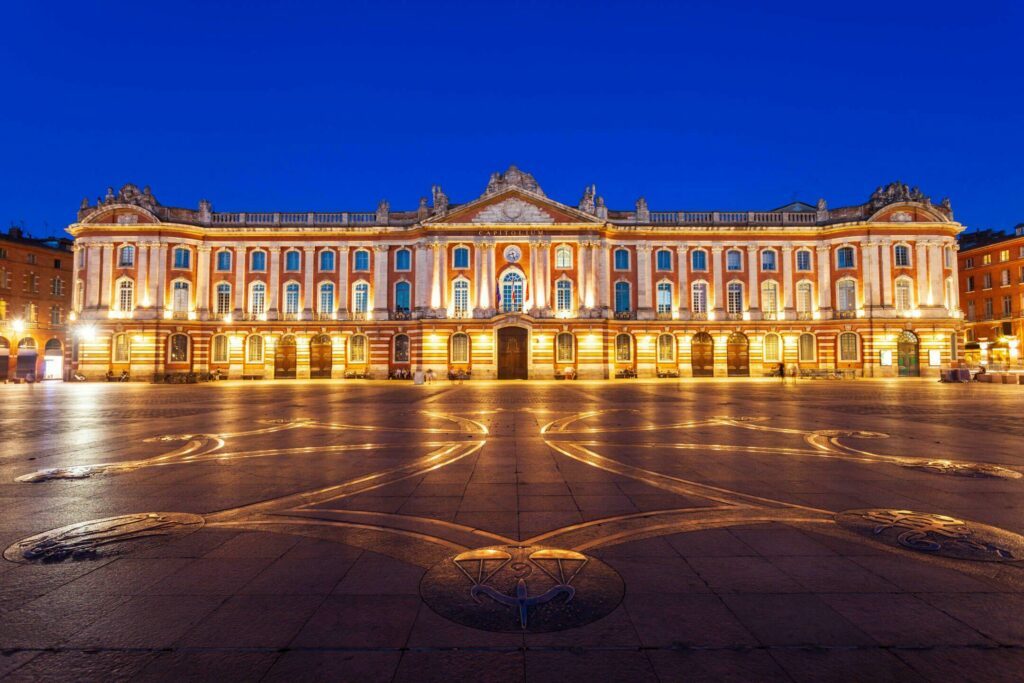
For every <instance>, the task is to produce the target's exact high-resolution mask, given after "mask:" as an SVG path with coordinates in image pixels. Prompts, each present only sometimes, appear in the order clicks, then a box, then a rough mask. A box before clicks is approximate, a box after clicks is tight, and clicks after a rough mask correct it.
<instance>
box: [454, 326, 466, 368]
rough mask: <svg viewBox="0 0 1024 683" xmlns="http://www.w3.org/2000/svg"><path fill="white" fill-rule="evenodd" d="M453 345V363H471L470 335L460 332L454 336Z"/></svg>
mask: <svg viewBox="0 0 1024 683" xmlns="http://www.w3.org/2000/svg"><path fill="white" fill-rule="evenodd" d="M451 344H452V363H462V364H464V363H468V362H469V335H466V334H463V333H462V332H459V333H458V334H453V335H452V339H451Z"/></svg>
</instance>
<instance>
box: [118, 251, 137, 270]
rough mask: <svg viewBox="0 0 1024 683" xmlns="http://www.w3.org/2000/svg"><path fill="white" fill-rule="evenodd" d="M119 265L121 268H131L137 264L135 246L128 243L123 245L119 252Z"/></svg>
mask: <svg viewBox="0 0 1024 683" xmlns="http://www.w3.org/2000/svg"><path fill="white" fill-rule="evenodd" d="M117 265H118V266H119V267H121V268H131V267H132V266H134V265H135V247H133V246H131V245H127V246H124V247H121V251H120V252H119V253H118V257H117Z"/></svg>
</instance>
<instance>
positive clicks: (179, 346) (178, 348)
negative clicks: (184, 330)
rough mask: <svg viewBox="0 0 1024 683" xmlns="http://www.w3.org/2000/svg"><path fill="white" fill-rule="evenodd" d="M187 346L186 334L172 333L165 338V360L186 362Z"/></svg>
mask: <svg viewBox="0 0 1024 683" xmlns="http://www.w3.org/2000/svg"><path fill="white" fill-rule="evenodd" d="M189 346H190V345H189V341H188V337H187V336H185V335H183V334H172V335H171V336H170V337H168V338H167V361H168V362H170V363H187V362H188V353H189Z"/></svg>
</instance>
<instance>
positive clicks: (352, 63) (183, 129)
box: [0, 0, 1024, 235]
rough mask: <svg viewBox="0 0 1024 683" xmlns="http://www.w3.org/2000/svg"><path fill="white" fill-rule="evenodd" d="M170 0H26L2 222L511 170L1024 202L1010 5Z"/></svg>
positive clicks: (1017, 212)
mask: <svg viewBox="0 0 1024 683" xmlns="http://www.w3.org/2000/svg"><path fill="white" fill-rule="evenodd" d="M151 4H152V5H154V6H152V7H151V6H149V5H151ZM157 4H158V3H123V4H118V3H88V2H74V3H72V2H49V3H42V2H24V3H8V4H6V5H5V9H4V12H5V17H4V19H5V21H4V23H5V25H6V26H5V28H6V29H7V30H6V31H5V32H4V36H3V40H2V41H0V56H2V59H3V64H4V66H3V68H2V69H0V86H2V88H0V92H2V93H3V94H4V99H5V100H6V102H5V104H4V105H3V106H2V107H0V149H2V150H3V165H2V168H0V221H2V227H4V228H6V227H7V225H8V224H9V223H10V222H12V221H14V222H17V223H21V222H24V224H25V226H26V227H27V228H28V229H29V231H31V232H32V233H34V234H39V235H41V234H45V233H53V232H58V231H60V230H62V229H63V227H64V226H65V225H66V224H67V223H69V222H70V221H72V220H73V219H74V213H75V209H76V208H77V206H78V203H79V201H80V200H81V199H82V197H83V196H89V197H90V198H91V199H93V200H95V198H96V196H97V195H100V194H102V193H103V191H104V189H105V188H106V186H108V185H113V186H115V188H116V187H118V186H120V185H121V184H123V183H125V182H134V183H137V184H139V185H140V186H142V185H145V184H148V185H151V186H152V188H153V192H154V194H155V195H156V196H157V198H158V199H159V200H160V201H161V202H162V203H164V204H171V205H180V206H190V207H194V206H196V204H197V203H198V200H199V199H200V198H201V197H206V198H209V199H210V200H212V201H213V204H214V209H216V210H222V211H234V210H249V211H258V210H270V211H273V210H280V211H287V210H295V211H306V210H314V209H315V210H323V211H330V210H351V211H360V210H366V211H369V210H372V209H373V208H374V206H375V205H376V202H377V200H378V199H381V198H383V197H386V198H388V199H389V200H390V201H391V205H392V207H393V208H394V209H396V210H398V209H412V208H415V206H416V203H417V201H418V198H419V197H420V196H422V195H426V194H428V193H429V189H430V185H431V184H432V183H440V184H442V185H443V187H444V189H445V191H446V192H447V193H448V194H449V195H450V196H451V198H452V201H454V202H464V201H467V200H469V199H471V198H473V197H476V196H477V195H478V194H480V192H481V191H482V190H483V187H484V185H485V184H486V181H487V177H488V174H489V173H490V172H491V171H493V170H499V169H502V170H503V169H504V168H506V167H507V166H508V165H509V164H510V163H515V164H517V165H519V166H520V167H521V168H523V169H525V170H527V171H530V172H532V173H533V174H534V175H535V176H536V177H537V179H538V181H539V182H540V183H541V186H542V187H543V188H544V190H545V192H546V193H547V194H548V195H549V196H552V197H554V198H556V199H558V200H561V201H564V202H567V203H570V204H575V203H576V202H577V201H578V199H579V197H580V194H581V193H582V191H583V188H584V186H585V185H586V184H589V183H596V184H597V188H598V193H599V194H602V195H604V196H605V198H606V199H607V202H608V205H609V206H610V207H612V208H630V207H632V205H633V202H634V201H635V199H636V198H637V197H638V196H640V195H641V194H642V195H645V196H646V197H647V199H648V202H649V204H650V206H651V208H652V210H672V209H688V210H699V209H768V208H773V207H775V206H778V205H781V204H784V203H786V202H788V201H790V200H792V199H794V198H799V199H802V200H805V201H808V202H812V203H813V202H814V201H815V200H816V199H817V198H818V197H819V196H824V197H825V198H826V199H827V200H828V202H829V204H830V205H831V206H838V205H843V204H850V203H860V202H862V201H864V200H865V199H866V198H867V197H868V195H869V194H870V193H871V191H872V190H873V189H874V188H875V187H876V186H877V185H880V184H883V183H886V182H889V181H891V180H894V179H897V178H899V179H901V180H903V181H904V182H907V183H910V184H912V185H919V186H920V187H921V189H922V190H924V191H925V192H926V193H927V194H930V195H931V196H932V199H933V200H934V201H936V202H937V201H938V200H939V199H940V198H941V197H943V196H945V195H949V196H950V197H951V198H952V202H953V208H954V211H955V212H956V217H957V219H958V220H960V221H962V222H964V223H966V224H967V225H968V226H970V227H972V228H974V227H977V228H981V227H994V228H1007V227H1010V226H1012V225H1013V224H1015V223H1018V222H1021V221H1024V192H1022V189H1024V163H1022V160H1024V133H1022V130H1024V128H1022V120H1024V117H1022V112H1024V87H1022V81H1024V79H1022V76H1021V73H1022V69H1021V66H1022V62H1024V59H1022V57H1021V53H1020V48H1019V45H1018V43H1019V39H1020V35H1021V29H1022V28H1024V21H1022V12H1021V10H1020V9H1019V8H1015V7H1014V4H1013V3H1011V2H1001V3H998V2H997V3H987V2H976V3H970V4H968V3H956V4H953V3H948V4H946V3H943V2H930V3H923V2H922V3H918V2H906V3H897V2H857V3H848V7H845V8H841V7H834V6H833V5H834V4H837V3H829V2H815V3H791V4H789V5H784V4H783V3H755V2H747V3H744V2H727V1H724V0H718V1H708V2H685V3H683V2H680V3H668V2H666V3H648V2H636V1H634V2H628V3H626V2H623V3H610V2H609V3H602V2H590V3H579V4H577V3H546V2H524V3H514V2H506V3H488V2H474V3H450V2H437V1H435V2H429V3H428V2H422V3H413V2H409V3H388V2H367V3H354V2H339V3H323V5H314V4H306V5H302V4H301V3H297V2H296V3H287V2H280V3H264V2H247V3H237V5H231V4H229V3H222V2H174V3H169V2H168V3H160V4H161V5H162V6H163V9H161V8H160V7H156V6H155V5H157ZM300 5H302V6H300Z"/></svg>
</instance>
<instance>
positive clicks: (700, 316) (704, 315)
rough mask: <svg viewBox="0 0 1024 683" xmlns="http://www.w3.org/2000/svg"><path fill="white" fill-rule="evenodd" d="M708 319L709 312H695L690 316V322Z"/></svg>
mask: <svg viewBox="0 0 1024 683" xmlns="http://www.w3.org/2000/svg"><path fill="white" fill-rule="evenodd" d="M707 319H708V312H707V311H694V312H693V313H691V314H690V320H707Z"/></svg>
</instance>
